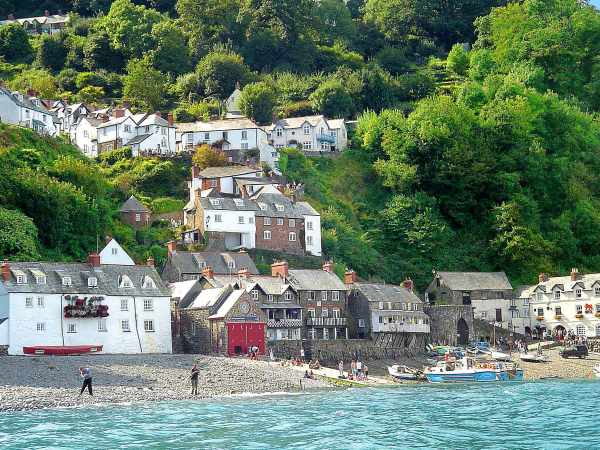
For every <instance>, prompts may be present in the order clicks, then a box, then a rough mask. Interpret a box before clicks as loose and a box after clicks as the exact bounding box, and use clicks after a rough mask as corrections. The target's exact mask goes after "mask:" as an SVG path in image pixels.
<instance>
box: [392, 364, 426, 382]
mask: <svg viewBox="0 0 600 450" xmlns="http://www.w3.org/2000/svg"><path fill="white" fill-rule="evenodd" d="M387 369H388V372H389V374H390V375H391V376H393V377H394V378H400V379H401V380H416V379H418V378H419V371H418V370H417V369H413V368H411V367H408V366H402V365H400V364H394V365H393V366H388V368H387Z"/></svg>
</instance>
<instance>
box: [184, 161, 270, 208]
mask: <svg viewBox="0 0 600 450" xmlns="http://www.w3.org/2000/svg"><path fill="white" fill-rule="evenodd" d="M241 180H243V181H249V182H250V181H254V182H255V183H256V184H262V185H267V184H271V183H276V182H274V181H273V180H270V179H266V178H262V169H261V168H260V167H252V166H227V167H207V168H206V169H204V170H202V171H200V170H199V169H198V166H196V165H194V166H193V167H192V180H191V181H189V182H188V187H189V189H190V201H193V200H195V199H196V197H197V196H198V195H197V191H198V190H200V191H206V190H209V189H213V190H215V191H216V192H218V193H220V194H233V195H240V194H241V189H240V185H239V183H238V182H239V181H241ZM253 188H254V186H249V187H248V193H249V194H251V193H253V191H254V189H253Z"/></svg>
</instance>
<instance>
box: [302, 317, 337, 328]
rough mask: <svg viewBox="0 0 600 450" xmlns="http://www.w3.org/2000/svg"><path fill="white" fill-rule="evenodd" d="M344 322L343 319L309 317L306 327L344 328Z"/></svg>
mask: <svg viewBox="0 0 600 450" xmlns="http://www.w3.org/2000/svg"><path fill="white" fill-rule="evenodd" d="M346 322H347V321H346V318H345V317H309V318H308V319H306V325H308V326H309V327H345V326H346V325H347V323H346Z"/></svg>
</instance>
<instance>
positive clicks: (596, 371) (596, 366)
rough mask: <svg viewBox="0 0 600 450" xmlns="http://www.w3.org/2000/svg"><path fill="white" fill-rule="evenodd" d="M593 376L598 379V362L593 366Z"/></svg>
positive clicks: (599, 373) (599, 365)
mask: <svg viewBox="0 0 600 450" xmlns="http://www.w3.org/2000/svg"><path fill="white" fill-rule="evenodd" d="M594 375H596V378H600V362H597V363H596V365H595V366H594Z"/></svg>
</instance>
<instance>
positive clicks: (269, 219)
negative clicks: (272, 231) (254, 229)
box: [265, 217, 271, 225]
mask: <svg viewBox="0 0 600 450" xmlns="http://www.w3.org/2000/svg"><path fill="white" fill-rule="evenodd" d="M265 225H271V218H270V217H265Z"/></svg>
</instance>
